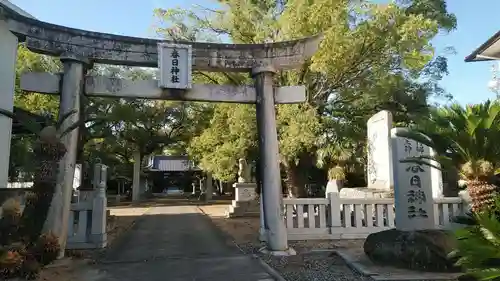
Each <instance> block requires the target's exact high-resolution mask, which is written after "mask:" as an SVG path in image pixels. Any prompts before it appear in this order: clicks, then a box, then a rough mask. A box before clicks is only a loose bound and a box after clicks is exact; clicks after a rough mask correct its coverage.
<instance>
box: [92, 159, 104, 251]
mask: <svg viewBox="0 0 500 281" xmlns="http://www.w3.org/2000/svg"><path fill="white" fill-rule="evenodd" d="M96 166H100V167H99V172H100V174H101V177H100V178H101V181H100V182H99V184H98V185H97V189H96V190H95V192H96V193H95V197H94V200H93V202H92V224H91V225H92V228H91V230H90V237H89V241H90V242H91V243H92V244H94V245H95V247H96V248H104V247H106V244H107V233H106V220H107V199H106V180H107V176H106V174H107V167H106V166H105V165H101V164H98V165H96ZM96 170H97V168H96Z"/></svg>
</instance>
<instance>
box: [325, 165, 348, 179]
mask: <svg viewBox="0 0 500 281" xmlns="http://www.w3.org/2000/svg"><path fill="white" fill-rule="evenodd" d="M345 178H346V174H345V171H344V168H342V167H340V166H336V167H333V168H331V169H330V170H328V180H345Z"/></svg>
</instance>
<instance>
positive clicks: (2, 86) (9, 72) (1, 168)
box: [0, 19, 18, 188]
mask: <svg viewBox="0 0 500 281" xmlns="http://www.w3.org/2000/svg"><path fill="white" fill-rule="evenodd" d="M0 38H1V39H0V108H1V109H3V110H7V111H9V112H12V111H13V109H14V85H15V79H16V58H17V43H18V40H17V37H16V36H15V35H14V34H12V33H11V32H10V31H9V28H8V26H7V23H6V22H4V21H3V20H2V19H0ZM0 130H1V131H2V133H1V134H0V187H2V188H5V187H7V183H8V181H9V157H10V140H11V134H12V119H10V118H9V117H7V116H4V115H1V114H0Z"/></svg>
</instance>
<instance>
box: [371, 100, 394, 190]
mask: <svg viewBox="0 0 500 281" xmlns="http://www.w3.org/2000/svg"><path fill="white" fill-rule="evenodd" d="M366 126H367V129H368V130H367V131H368V136H367V139H368V141H367V143H368V153H367V154H368V155H367V162H368V163H367V177H368V188H370V189H379V190H391V189H394V183H393V178H392V173H393V167H392V151H391V128H392V114H391V113H390V112H389V111H387V110H382V111H380V112H378V113H377V114H375V115H373V116H372V117H370V119H368V122H367V124H366Z"/></svg>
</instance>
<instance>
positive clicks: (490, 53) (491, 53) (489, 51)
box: [465, 31, 500, 62]
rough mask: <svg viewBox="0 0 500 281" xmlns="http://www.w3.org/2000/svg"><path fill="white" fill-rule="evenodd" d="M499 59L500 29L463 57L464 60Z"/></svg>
mask: <svg viewBox="0 0 500 281" xmlns="http://www.w3.org/2000/svg"><path fill="white" fill-rule="evenodd" d="M491 60H500V31H498V32H497V33H495V34H494V35H493V36H491V37H490V38H489V39H488V40H487V41H486V42H484V43H483V44H482V45H481V46H479V47H478V48H477V49H476V50H474V51H473V52H472V53H471V54H470V55H468V56H467V57H466V58H465V61H466V62H474V61H491Z"/></svg>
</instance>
